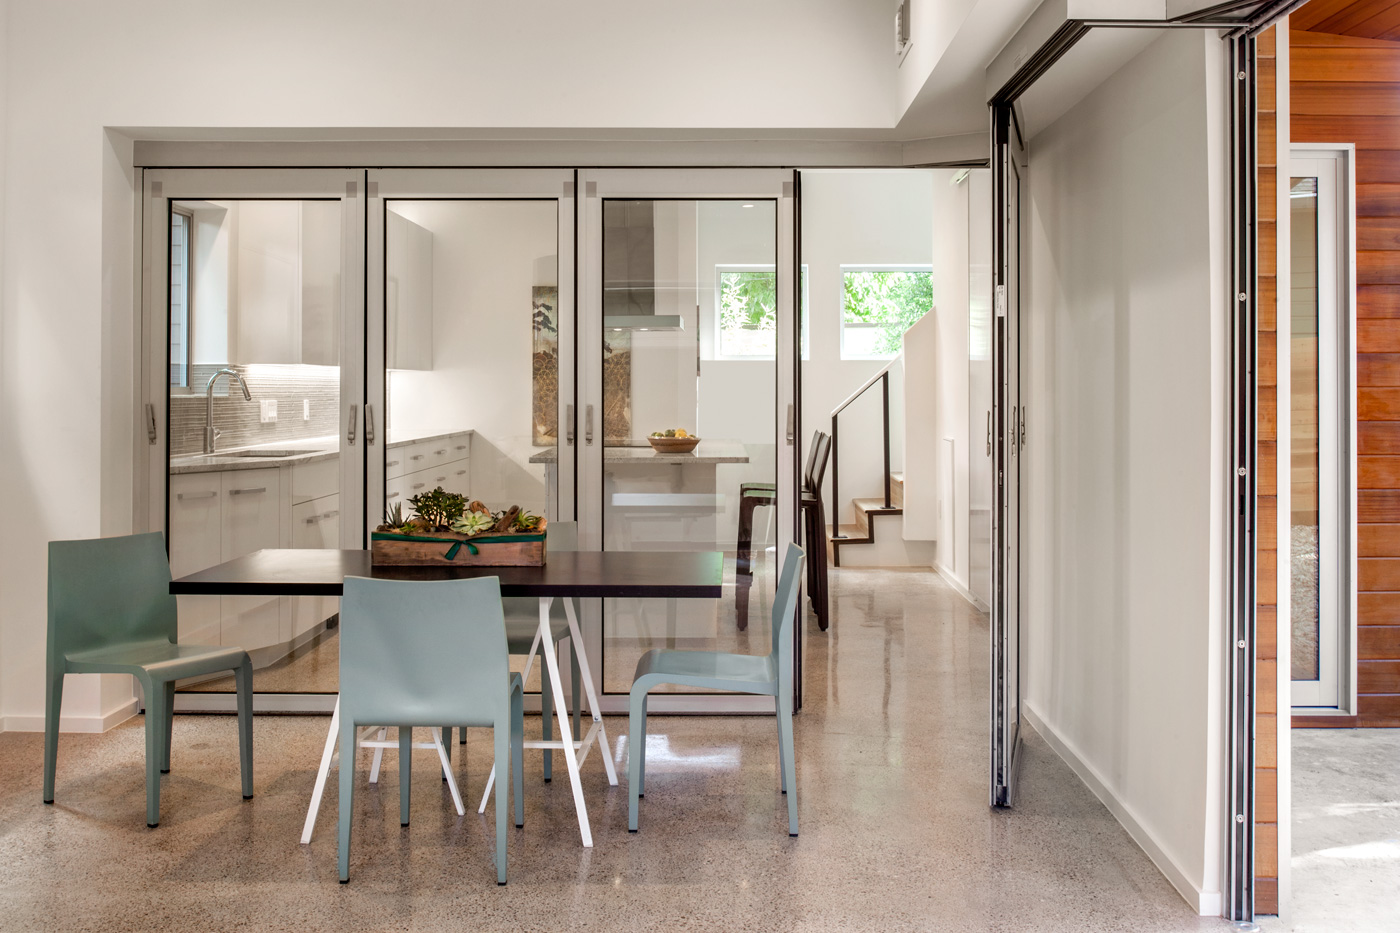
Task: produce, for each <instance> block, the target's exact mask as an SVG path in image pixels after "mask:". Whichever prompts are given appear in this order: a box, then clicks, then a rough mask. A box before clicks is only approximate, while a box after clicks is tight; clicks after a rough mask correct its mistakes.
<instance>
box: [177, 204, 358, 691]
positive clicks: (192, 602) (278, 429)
mask: <svg viewBox="0 0 1400 933" xmlns="http://www.w3.org/2000/svg"><path fill="white" fill-rule="evenodd" d="M177 218H178V219H177ZM170 243H171V250H170V267H169V275H170V304H169V314H170V347H171V364H172V368H171V376H172V378H171V382H172V385H171V388H170V397H169V412H170V432H169V433H170V478H169V479H170V486H169V488H170V497H169V501H168V503H167V506H168V515H169V541H170V564H171V570H172V572H173V573H174V574H175V575H176V576H182V575H184V574H187V573H193V572H194V571H196V570H200V569H203V568H205V567H209V566H212V565H214V564H217V563H220V562H221V561H226V560H231V559H233V558H235V557H239V556H241V555H243V554H247V553H250V552H252V551H255V550H258V549H260V548H277V547H302V548H336V547H339V546H340V529H339V522H340V519H339V517H340V473H339V456H340V434H339V421H340V329H341V323H340V314H341V300H340V288H341V204H340V202H339V201H309V200H308V201H299V200H277V201H263V200H222V201H184V202H179V201H177V202H173V203H172V205H171V239H170ZM181 354H184V358H185V359H186V360H187V361H188V370H187V373H186V378H185V380H184V385H179V384H176V382H177V380H176V378H175V377H176V368H175V364H176V363H177V361H178V360H179V358H180V355H181ZM338 612H339V601H338V600H337V599H335V598H333V597H298V598H295V599H293V598H260V597H196V596H182V597H180V640H181V641H182V642H186V643H190V644H203V645H237V646H239V647H242V648H245V649H247V650H248V652H249V653H250V654H251V655H252V658H253V666H254V669H255V673H254V679H253V682H254V689H256V690H258V691H263V692H279V693H280V692H300V691H309V692H323V691H330V692H333V691H334V690H335V689H336V681H337V676H336V674H337V655H336V650H335V637H334V635H335V623H336V620H337V613H338ZM182 689H188V690H195V691H206V692H232V690H233V681H232V678H231V677H218V678H213V679H209V680H205V681H203V682H200V683H192V684H184V685H182Z"/></svg>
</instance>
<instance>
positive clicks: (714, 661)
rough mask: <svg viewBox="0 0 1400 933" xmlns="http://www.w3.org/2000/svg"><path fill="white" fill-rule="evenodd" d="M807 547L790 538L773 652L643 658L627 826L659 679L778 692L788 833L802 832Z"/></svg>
mask: <svg viewBox="0 0 1400 933" xmlns="http://www.w3.org/2000/svg"><path fill="white" fill-rule="evenodd" d="M804 558H805V555H804V554H803V552H802V548H800V547H798V546H797V545H796V544H789V545H788V549H787V556H786V558H785V559H784V560H783V572H782V574H781V575H780V576H779V578H778V589H777V592H776V593H775V594H774V598H773V623H772V631H773V650H772V651H771V652H769V653H768V654H767V655H751V654H729V653H727V652H723V651H683V650H676V649H670V648H653V649H651V650H650V651H648V652H647V653H646V654H644V655H642V657H641V660H639V661H638V662H637V673H636V674H635V675H634V676H633V678H632V694H631V697H630V699H629V701H628V712H629V716H630V721H629V723H628V725H629V728H628V733H627V785H628V788H627V790H628V795H629V799H628V803H627V831H628V832H633V833H635V832H636V831H637V811H638V800H639V799H640V798H641V797H642V796H643V794H644V793H645V788H644V786H643V781H644V780H645V777H646V750H647V692H648V691H649V690H651V689H652V688H653V687H656V686H658V685H659V684H676V685H677V686H682V687H712V688H715V689H718V690H729V691H731V692H734V693H750V694H758V695H760V696H771V697H773V698H774V699H775V700H776V702H777V706H778V773H779V781H780V783H781V787H782V791H783V793H785V794H786V795H787V805H788V835H789V836H796V835H797V765H796V757H795V750H794V748H793V738H792V618H793V616H794V615H795V614H796V610H797V584H798V581H799V580H800V579H802V562H803V560H804Z"/></svg>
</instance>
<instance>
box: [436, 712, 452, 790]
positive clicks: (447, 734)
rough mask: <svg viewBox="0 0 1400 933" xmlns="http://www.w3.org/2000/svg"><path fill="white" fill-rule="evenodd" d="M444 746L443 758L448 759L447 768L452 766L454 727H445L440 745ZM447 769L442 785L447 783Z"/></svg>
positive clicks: (443, 772)
mask: <svg viewBox="0 0 1400 933" xmlns="http://www.w3.org/2000/svg"><path fill="white" fill-rule="evenodd" d="M439 744H441V745H442V756H443V757H444V758H446V759H447V767H450V766H451V765H452V727H451V726H443V727H442V735H441V736H440V743H439ZM447 767H444V768H443V769H442V783H444V784H446V783H447Z"/></svg>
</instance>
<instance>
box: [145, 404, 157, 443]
mask: <svg viewBox="0 0 1400 933" xmlns="http://www.w3.org/2000/svg"><path fill="white" fill-rule="evenodd" d="M146 441H147V442H148V443H151V444H154V443H155V442H156V406H154V405H152V404H151V403H150V402H147V403H146Z"/></svg>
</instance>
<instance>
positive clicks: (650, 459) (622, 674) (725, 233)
mask: <svg viewBox="0 0 1400 933" xmlns="http://www.w3.org/2000/svg"><path fill="white" fill-rule="evenodd" d="M776 220H777V204H776V202H774V201H772V200H766V201H765V200H757V201H737V200H736V201H730V200H704V201H661V200H608V201H604V202H603V249H602V254H603V276H602V280H603V288H604V294H603V314H604V318H603V328H604V332H603V339H604V349H603V359H602V360H601V361H599V362H600V364H601V365H602V367H603V372H604V412H603V434H604V437H605V450H604V467H603V474H604V476H603V497H604V499H603V539H604V547H605V548H606V549H608V550H653V551H654V550H681V551H714V550H720V551H725V552H726V553H727V555H728V556H727V559H726V587H725V598H724V599H723V600H721V601H720V602H718V603H716V602H714V601H710V600H665V599H630V600H619V599H613V600H606V601H605V606H604V623H603V636H604V643H605V644H604V662H603V684H604V689H605V690H607V691H608V692H613V693H625V692H627V691H628V689H630V687H631V683H632V675H633V672H634V670H635V668H636V663H637V659H638V658H639V657H640V656H641V654H642V653H643V652H645V651H646V650H648V649H650V648H654V647H685V648H707V649H715V650H726V651H739V652H744V653H751V654H759V653H765V652H767V651H768V650H769V642H770V640H771V639H770V636H769V634H768V631H769V624H768V621H769V620H768V609H769V605H770V601H771V598H772V591H773V586H774V583H775V580H776V573H775V564H776V558H775V554H774V552H773V551H772V550H771V548H772V547H773V544H774V541H775V535H774V528H773V523H774V516H773V514H772V513H773V512H774V509H773V508H772V507H771V506H763V507H758V508H756V509H755V510H754V519H753V527H752V533H753V539H752V540H753V545H752V552H751V553H752V555H753V562H752V568H753V573H752V576H749V575H748V574H736V573H735V572H734V561H733V557H732V555H733V554H734V553H735V551H736V542H737V540H738V535H739V512H740V509H739V504H740V487H741V486H743V485H744V484H749V483H758V484H765V483H766V484H772V483H774V482H775V480H776V475H777V473H776V458H777V445H776V438H775V436H774V424H775V415H774V406H775V404H776V394H775V393H776V380H777V372H776V367H777V357H776V350H777V344H776V330H775V328H776V307H777V305H776V294H775V292H776V282H775V276H774V274H773V271H772V270H774V269H775V268H776V267H777V239H776V229H777V223H776ZM666 431H673V432H675V433H677V434H680V433H681V432H684V433H685V434H688V435H693V436H698V437H699V438H701V440H700V443H699V445H698V446H697V447H696V448H695V449H694V451H692V452H690V453H662V452H657V451H654V450H653V449H652V446H651V444H650V442H649V441H648V440H647V436H648V435H650V434H652V433H654V432H666ZM687 689H689V688H687Z"/></svg>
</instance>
